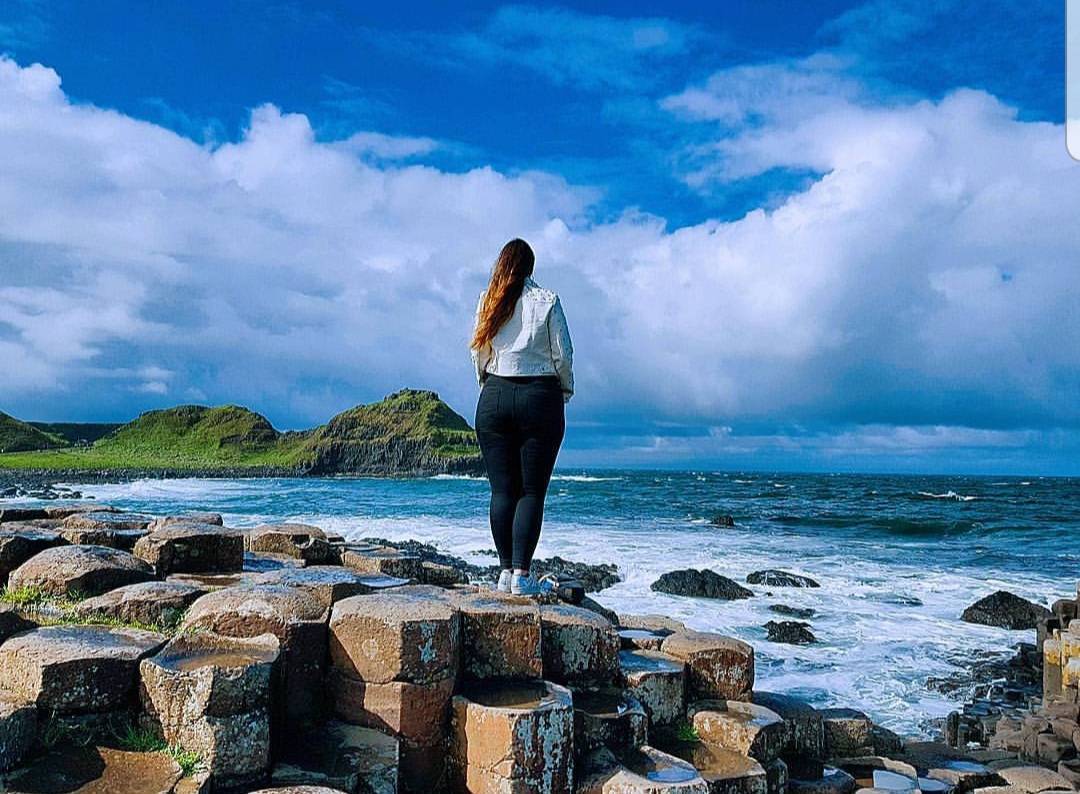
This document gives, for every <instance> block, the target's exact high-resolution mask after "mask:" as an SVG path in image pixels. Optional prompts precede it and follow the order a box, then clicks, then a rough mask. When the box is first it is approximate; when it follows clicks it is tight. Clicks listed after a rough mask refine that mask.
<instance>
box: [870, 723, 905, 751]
mask: <svg viewBox="0 0 1080 794" xmlns="http://www.w3.org/2000/svg"><path fill="white" fill-rule="evenodd" d="M870 744H871V745H873V747H874V752H875V753H877V754H878V755H899V754H900V753H902V752H903V751H904V740H903V738H902V737H901V736H900V735H899V734H897V733H894V732H893V731H890V730H889V729H888V728H883V727H882V726H880V725H874V726H872V727H871V728H870Z"/></svg>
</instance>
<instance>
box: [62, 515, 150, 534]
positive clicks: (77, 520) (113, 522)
mask: <svg viewBox="0 0 1080 794" xmlns="http://www.w3.org/2000/svg"><path fill="white" fill-rule="evenodd" d="M153 520H154V517H153V516H148V515H144V514H142V513H121V512H111V511H108V512H106V511H100V510H97V511H91V512H86V513H75V514H73V515H70V516H68V517H67V518H65V519H64V526H65V527H67V528H69V529H113V530H116V529H146V528H147V527H148V526H149V525H150V522H151V521H153Z"/></svg>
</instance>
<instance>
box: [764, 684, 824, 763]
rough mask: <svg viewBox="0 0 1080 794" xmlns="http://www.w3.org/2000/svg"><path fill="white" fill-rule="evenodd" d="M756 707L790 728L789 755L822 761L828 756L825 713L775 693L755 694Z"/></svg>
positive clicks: (787, 696) (800, 701)
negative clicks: (777, 718) (762, 708)
mask: <svg viewBox="0 0 1080 794" xmlns="http://www.w3.org/2000/svg"><path fill="white" fill-rule="evenodd" d="M752 702H753V703H756V704H758V705H759V706H764V707H765V708H767V709H769V710H770V711H772V712H774V713H775V714H777V715H778V716H779V717H780V719H782V720H783V721H784V724H785V725H787V735H788V739H787V745H786V747H785V749H784V752H785V754H786V755H791V756H798V757H802V758H811V759H817V760H821V759H822V758H823V757H824V753H825V733H824V728H823V727H822V724H821V713H820V712H819V711H818V710H817V709H815V708H814V707H813V706H811V705H810V704H808V703H806V702H804V701H802V700H799V699H798V698H795V697H791V696H790V695H781V694H778V693H775V692H764V691H758V692H754V695H753V701H752Z"/></svg>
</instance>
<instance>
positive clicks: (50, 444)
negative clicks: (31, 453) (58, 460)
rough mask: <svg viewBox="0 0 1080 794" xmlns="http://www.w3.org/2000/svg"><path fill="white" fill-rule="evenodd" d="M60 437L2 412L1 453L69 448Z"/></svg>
mask: <svg viewBox="0 0 1080 794" xmlns="http://www.w3.org/2000/svg"><path fill="white" fill-rule="evenodd" d="M67 443H68V442H67V441H65V440H64V439H63V438H61V437H60V436H58V435H56V434H54V433H49V432H46V431H44V430H41V429H39V428H36V427H34V426H33V425H31V424H29V423H27V422H23V421H20V420H18V419H16V418H15V417H13V416H8V415H7V414H5V413H3V412H2V411H0V453H6V452H24V451H26V450H33V449H54V448H56V447H65V446H67Z"/></svg>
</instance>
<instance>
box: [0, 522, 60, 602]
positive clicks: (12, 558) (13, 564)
mask: <svg viewBox="0 0 1080 794" xmlns="http://www.w3.org/2000/svg"><path fill="white" fill-rule="evenodd" d="M66 544H67V541H66V540H64V539H63V538H62V537H60V534H59V533H57V532H52V531H50V530H47V529H38V528H37V527H30V526H26V525H24V524H14V525H13V524H3V525H0V587H3V586H4V585H5V584H6V583H7V580H8V575H9V574H10V573H11V572H12V571H14V570H15V569H16V568H18V567H19V566H20V565H22V564H23V563H24V562H26V561H27V560H29V559H30V558H31V557H33V556H34V555H35V554H38V553H40V552H42V551H45V549H51V548H53V547H54V546H64V545H66Z"/></svg>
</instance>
